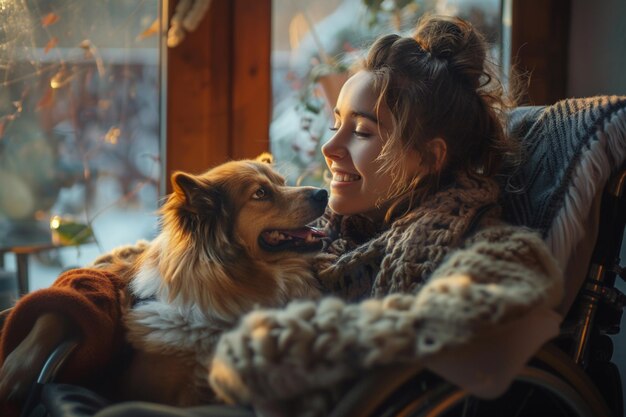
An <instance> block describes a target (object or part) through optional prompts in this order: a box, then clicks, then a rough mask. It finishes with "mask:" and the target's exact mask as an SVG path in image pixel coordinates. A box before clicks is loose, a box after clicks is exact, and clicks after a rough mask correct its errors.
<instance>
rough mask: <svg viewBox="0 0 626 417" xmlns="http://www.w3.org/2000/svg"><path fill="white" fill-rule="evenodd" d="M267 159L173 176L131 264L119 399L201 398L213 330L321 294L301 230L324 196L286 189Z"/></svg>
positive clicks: (312, 235) (309, 235) (306, 233)
mask: <svg viewBox="0 0 626 417" xmlns="http://www.w3.org/2000/svg"><path fill="white" fill-rule="evenodd" d="M260 158H261V159H263V160H264V161H265V162H260V161H259V160H257V161H252V160H244V161H233V162H228V163H226V164H223V165H220V166H218V167H216V168H213V169H211V170H209V171H208V172H206V173H205V174H203V175H200V176H193V175H189V174H185V173H182V172H178V173H175V174H174V175H173V176H172V186H173V193H172V194H171V195H170V196H169V198H168V200H167V202H166V203H165V204H164V206H163V208H162V210H161V222H162V228H161V233H160V234H159V235H158V236H157V238H156V239H155V240H153V241H152V243H151V244H150V246H149V247H148V249H147V250H146V251H145V252H144V253H143V254H142V255H141V256H140V258H139V261H138V263H137V265H136V267H135V268H134V269H133V272H132V275H133V276H132V278H131V283H130V291H131V295H132V297H134V299H135V304H134V305H133V306H132V307H131V308H130V311H129V313H128V314H127V315H126V317H127V320H126V324H127V330H128V339H129V340H130V342H131V344H132V345H133V346H134V347H135V348H136V350H137V351H138V354H137V355H135V357H134V359H133V362H132V366H131V368H130V370H129V374H128V375H126V377H125V379H126V383H125V385H126V387H125V388H124V391H126V396H127V397H130V398H132V399H143V400H152V401H159V402H164V403H170V404H177V405H191V404H196V403H198V402H201V401H202V402H205V401H207V399H208V397H207V395H208V393H209V391H208V386H207V382H206V375H207V369H208V366H209V365H208V364H209V360H210V357H211V354H212V351H213V347H214V345H215V342H216V341H217V338H218V337H219V335H220V333H221V332H222V331H224V330H225V329H227V328H229V327H231V326H232V325H234V324H235V323H236V321H237V320H238V318H239V317H241V316H242V315H243V314H244V313H246V312H248V311H250V310H252V309H253V308H254V307H255V306H279V305H284V304H285V303H286V302H288V301H289V300H292V299H296V298H312V297H317V296H319V290H318V287H317V281H316V279H315V277H314V276H313V274H312V272H311V268H310V260H311V256H308V255H306V254H310V253H314V252H315V250H317V249H319V248H320V246H321V242H320V240H319V237H320V236H321V234H320V233H319V232H317V231H315V230H314V229H311V228H307V227H306V224H308V223H310V222H312V221H313V220H315V219H316V218H318V217H319V216H320V215H322V214H323V212H324V209H325V207H326V201H327V194H326V192H325V191H324V190H320V189H317V188H313V187H289V186H286V185H285V181H284V179H283V178H282V177H281V176H280V175H278V174H277V173H276V172H275V171H274V170H272V168H271V166H270V164H268V163H266V162H267V160H268V156H267V155H263V156H262V157H260Z"/></svg>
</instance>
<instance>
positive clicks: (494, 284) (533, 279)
mask: <svg viewBox="0 0 626 417" xmlns="http://www.w3.org/2000/svg"><path fill="white" fill-rule="evenodd" d="M497 195H498V192H497V186H496V185H495V183H494V182H492V181H491V180H486V179H480V178H470V177H467V176H463V175H461V176H458V177H457V178H456V181H455V183H454V184H453V186H451V187H448V188H446V189H443V190H441V191H440V192H438V193H436V194H434V195H433V196H431V197H429V198H427V199H426V200H425V201H423V202H422V204H421V205H420V206H419V207H418V208H416V209H414V210H413V211H411V212H410V213H408V214H407V215H405V216H402V217H401V218H400V219H398V220H396V221H395V222H394V223H392V224H391V226H390V227H389V228H388V229H387V230H384V231H382V232H381V233H380V234H379V235H377V236H375V237H374V238H372V239H370V240H369V241H367V242H366V243H364V244H362V245H360V246H357V247H356V248H354V249H352V250H348V252H347V253H345V254H343V255H338V256H337V257H336V258H335V259H334V260H333V261H332V262H331V264H330V265H328V266H326V267H325V268H324V269H322V271H321V272H320V275H321V277H322V279H323V281H324V283H325V284H327V285H328V284H329V283H332V282H333V280H335V281H336V282H340V283H341V284H340V285H339V287H340V288H342V287H344V286H345V287H350V284H349V283H350V282H352V281H353V280H354V279H355V278H356V279H361V278H362V276H363V274H364V272H363V270H364V271H365V275H367V276H369V277H371V278H369V280H370V281H371V283H372V285H371V287H370V288H371V294H369V295H371V298H369V299H367V300H365V301H362V302H360V303H356V304H351V303H347V302H346V301H344V300H341V299H339V298H332V297H331V298H326V299H323V300H322V301H321V302H314V301H309V302H307V301H300V302H293V303H291V304H289V305H288V306H287V307H286V308H284V309H281V310H258V311H255V312H253V313H252V314H249V315H248V316H247V317H245V318H244V319H243V321H242V322H241V324H240V325H239V326H238V328H236V329H235V330H233V331H232V332H229V333H226V334H225V335H223V337H222V338H221V339H220V342H219V343H218V347H217V351H216V356H215V359H214V361H213V363H212V371H211V375H210V381H211V384H212V387H213V388H214V389H215V390H216V391H217V393H218V394H219V395H221V396H222V397H223V398H225V399H227V400H230V401H236V402H240V403H252V404H254V405H255V406H256V407H257V409H265V410H267V409H268V408H271V409H272V410H273V413H274V414H276V415H285V416H286V415H290V416H296V415H323V414H325V413H327V412H328V407H330V406H331V405H332V402H333V400H332V399H331V397H332V395H330V396H329V395H327V393H326V392H324V391H325V388H327V387H330V386H333V385H335V384H337V383H340V382H342V381H345V380H346V379H348V378H351V377H354V376H356V375H358V374H359V373H360V372H362V371H363V370H365V369H371V368H374V367H377V366H380V365H385V364H389V363H394V362H399V361H400V362H414V361H416V360H418V359H420V358H424V357H426V356H428V355H430V354H433V353H435V352H439V351H441V350H442V349H444V348H446V347H450V346H455V345H459V344H462V343H464V342H466V341H467V340H469V339H470V338H471V337H472V336H473V335H474V334H476V332H477V331H479V330H480V329H481V328H484V327H485V326H488V325H490V324H493V323H501V322H506V321H508V320H512V319H514V318H516V317H518V315H519V314H522V313H525V312H528V311H530V310H531V309H533V308H534V307H538V306H549V307H551V306H554V305H556V304H557V303H558V302H559V300H560V297H561V278H562V277H561V272H560V269H559V268H558V266H557V265H556V264H555V262H554V260H553V258H552V257H551V255H550V253H549V251H548V249H547V247H546V246H545V244H544V242H543V241H542V239H541V237H540V236H539V235H538V234H536V233H534V232H530V231H528V230H525V229H520V228H517V227H510V226H504V225H497V224H495V223H496V222H495V220H494V219H493V216H487V218H485V220H484V223H485V224H490V225H491V226H490V227H484V228H483V229H482V230H480V231H479V232H477V233H475V234H473V235H472V236H471V237H469V238H465V239H464V236H465V234H466V233H465V232H466V231H467V229H468V227H469V225H470V223H471V221H472V219H473V218H475V214H476V213H477V212H478V210H480V209H481V208H482V207H485V205H489V204H491V203H493V202H495V201H496V199H497ZM341 239H342V237H341V236H339V237H338V240H341ZM374 260H375V261H374ZM376 263H378V265H379V268H374V265H375V264H376ZM359 265H360V266H359ZM363 266H364V267H363ZM368 272H369V273H368ZM357 287H358V288H360V287H361V286H360V285H358V286H357ZM347 294H348V295H351V294H350V291H348V293H347Z"/></svg>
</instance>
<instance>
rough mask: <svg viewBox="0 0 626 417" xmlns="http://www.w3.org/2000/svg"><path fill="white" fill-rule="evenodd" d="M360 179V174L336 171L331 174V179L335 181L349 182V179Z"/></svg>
mask: <svg viewBox="0 0 626 417" xmlns="http://www.w3.org/2000/svg"><path fill="white" fill-rule="evenodd" d="M360 179H361V176H360V175H353V174H341V173H338V172H336V173H334V174H333V181H336V182H351V181H358V180H360Z"/></svg>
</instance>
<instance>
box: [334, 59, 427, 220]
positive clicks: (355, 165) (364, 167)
mask: <svg viewBox="0 0 626 417" xmlns="http://www.w3.org/2000/svg"><path fill="white" fill-rule="evenodd" d="M376 100H377V95H376V92H375V91H374V89H373V76H372V74H371V73H370V72H367V71H360V72H358V73H356V74H355V75H354V76H352V77H351V78H350V79H348V81H346V83H345V84H344V86H343V88H342V89H341V92H340V93H339V98H338V99H337V107H336V108H335V111H334V112H335V123H334V125H333V127H332V128H331V130H334V131H335V134H334V136H333V137H332V138H331V139H330V140H329V141H328V142H327V143H326V144H325V145H324V146H323V147H322V153H323V154H324V157H325V159H326V164H327V165H328V168H329V169H330V171H331V173H332V181H331V183H330V200H329V203H328V204H329V206H330V208H331V209H332V210H333V211H334V212H335V213H338V214H344V215H346V214H357V213H360V214H365V215H367V216H368V217H371V218H380V217H381V216H382V215H384V212H385V209H386V204H385V199H386V196H387V195H388V192H389V189H390V186H391V184H392V178H391V176H390V174H389V173H380V172H379V171H378V170H379V168H380V166H381V162H380V161H377V160H376V157H377V156H378V155H379V154H380V151H381V149H382V147H383V144H384V141H385V140H386V139H387V137H388V135H389V132H390V131H391V123H392V119H391V113H390V111H389V109H388V108H387V106H384V105H383V106H381V107H380V108H379V111H378V112H376ZM403 157H405V158H410V159H413V158H417V155H416V154H415V155H405V156H403ZM418 160H419V158H417V159H415V161H409V164H410V165H409V166H415V167H417V166H419V162H418ZM381 202H382V204H380V203H381ZM377 203H379V204H378V205H379V207H377Z"/></svg>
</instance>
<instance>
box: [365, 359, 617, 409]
mask: <svg viewBox="0 0 626 417" xmlns="http://www.w3.org/2000/svg"><path fill="white" fill-rule="evenodd" d="M374 415H375V416H378V417H492V416H493V417H509V416H510V417H544V416H545V417H561V416H563V417H565V416H567V417H570V416H572V417H574V416H577V417H600V416H601V417H609V416H612V415H613V413H612V412H611V411H610V409H609V408H608V406H607V405H606V402H605V401H604V398H603V397H602V395H601V394H600V393H599V392H598V390H597V388H596V387H595V386H594V384H593V383H592V382H591V380H590V379H589V378H588V377H587V376H586V375H585V374H584V373H583V372H582V370H581V369H580V368H579V367H577V366H576V365H574V364H573V362H572V361H571V360H570V359H569V358H568V357H566V355H564V354H563V353H562V352H561V351H559V350H558V349H551V348H547V349H546V348H544V349H543V350H542V351H541V352H540V354H538V355H537V356H536V357H535V358H534V359H533V361H531V363H529V364H528V365H527V366H526V367H525V368H524V369H523V370H522V371H521V372H520V374H519V375H518V376H517V378H516V379H515V381H514V382H513V384H512V385H511V387H510V388H509V389H508V391H507V392H506V393H504V394H503V395H502V396H500V397H499V398H497V399H495V400H482V399H478V398H476V397H473V396H471V395H470V394H469V393H468V392H466V391H464V390H462V389H460V388H459V387H456V386H455V385H452V384H450V383H448V382H446V381H444V380H442V379H441V378H439V377H438V376H436V375H434V374H432V373H430V372H422V373H420V374H419V375H418V376H416V377H415V378H413V379H411V380H410V381H407V382H406V383H405V384H404V385H403V386H402V388H400V389H399V390H397V391H396V392H395V393H394V394H393V395H392V396H391V397H389V398H388V399H387V400H386V401H385V403H384V404H383V405H382V406H381V407H379V408H378V411H377V412H376V413H374ZM616 417H617V416H616ZM619 417H621V416H619Z"/></svg>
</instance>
